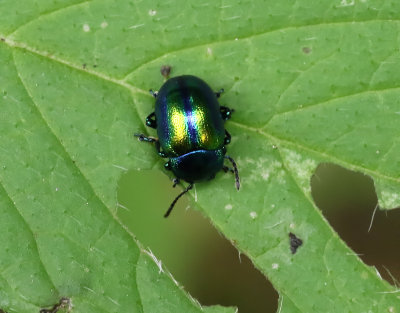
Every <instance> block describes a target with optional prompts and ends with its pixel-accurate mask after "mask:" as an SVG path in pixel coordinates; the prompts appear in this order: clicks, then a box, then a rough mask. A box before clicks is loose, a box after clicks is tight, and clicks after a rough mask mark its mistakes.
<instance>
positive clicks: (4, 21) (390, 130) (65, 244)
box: [0, 0, 400, 312]
mask: <svg viewBox="0 0 400 313" xmlns="http://www.w3.org/2000/svg"><path fill="white" fill-rule="evenodd" d="M399 9H400V5H399V4H398V3H397V2H395V1H389V2H385V4H382V3H381V2H379V1H368V2H366V1H365V2H363V1H360V2H358V1H357V2H356V1H336V2H335V1H334V2H332V1H320V2H319V3H318V4H316V3H315V2H314V1H301V2H296V4H293V3H292V2H291V1H280V2H272V1H266V2H261V1H256V2H254V1H248V2H245V1H242V2H238V3H226V4H224V3H198V2H195V1H189V2H188V1H174V2H169V3H166V2H161V1H159V2H157V1H151V2H135V1H105V0H98V1H87V2H82V3H78V2H77V1H40V2H35V1H24V2H18V4H16V3H15V2H13V1H3V2H2V3H1V4H0V10H1V12H2V18H1V19H0V37H1V39H2V40H1V42H0V58H1V60H2V64H4V66H3V68H2V74H1V76H0V82H1V84H0V86H1V87H0V88H1V92H2V94H3V97H2V99H0V101H1V105H2V116H1V119H2V120H1V126H0V127H1V129H0V133H1V136H2V137H1V145H0V160H1V162H2V171H0V182H1V184H2V189H1V190H2V191H1V192H2V193H3V196H2V201H4V204H3V205H2V209H3V210H4V214H2V216H3V215H4V216H5V218H4V219H2V222H3V223H4V225H3V227H2V236H3V238H5V239H4V242H5V243H6V245H5V247H4V251H6V253H4V255H3V260H2V263H1V264H2V273H3V274H2V276H1V277H0V278H1V279H2V280H3V283H2V284H1V286H2V287H1V289H0V292H1V297H0V301H1V302H0V306H1V307H3V308H6V309H8V310H9V311H12V310H14V311H17V312H28V311H32V310H37V308H38V307H40V306H41V305H42V303H45V304H46V303H47V304H51V303H54V302H57V301H58V300H57V299H58V297H60V296H65V295H68V296H73V299H74V304H75V307H76V310H77V311H82V312H90V311H93V310H96V311H105V312H114V311H115V312H124V311H127V310H128V308H130V309H132V307H134V308H137V310H138V311H139V312H140V310H143V311H145V312H146V311H149V310H150V311H152V312H155V311H156V310H160V311H162V310H164V312H165V310H168V308H170V309H169V310H170V311H171V312H173V308H175V311H176V310H177V309H176V308H177V306H178V308H179V310H181V311H185V312H187V311H188V310H189V308H190V309H191V310H198V309H199V306H198V305H196V304H194V302H192V301H191V300H190V299H188V298H187V297H185V296H184V295H183V293H182V292H181V291H180V290H178V291H175V289H176V287H175V285H174V284H173V282H172V280H171V279H170V278H169V276H168V275H167V274H165V275H164V274H162V275H160V274H161V273H160V274H158V273H159V270H158V267H157V264H155V263H154V262H153V261H152V260H153V258H152V257H151V254H150V253H149V252H148V251H149V250H146V251H147V252H144V250H143V248H140V246H139V247H138V246H137V244H138V243H136V244H135V241H133V240H132V238H131V237H130V236H129V235H128V234H127V233H126V231H124V229H123V228H121V224H126V225H128V224H129V225H130V226H131V230H132V232H133V233H134V234H136V233H142V230H143V226H140V225H138V223H136V225H135V223H131V222H130V221H129V219H133V220H139V219H138V217H137V216H138V215H136V217H135V215H132V216H131V217H128V216H125V215H124V214H125V213H121V210H122V209H124V208H127V209H128V210H131V211H134V214H140V213H139V212H143V211H144V212H147V211H151V209H149V206H151V205H150V204H148V201H147V199H151V198H153V197H155V195H158V194H159V193H160V188H163V187H159V188H156V187H155V186H154V184H150V186H149V188H147V189H146V190H147V194H146V198H147V199H146V201H145V203H135V205H134V207H133V208H132V209H130V208H129V206H127V205H125V204H124V202H123V201H122V200H121V198H122V197H123V195H122V190H123V188H122V185H121V186H120V190H121V194H120V196H119V197H120V199H119V200H118V199H117V192H116V190H117V184H118V181H119V180H120V178H121V176H122V175H123V174H125V173H126V172H127V170H128V169H132V168H133V169H151V168H156V169H161V168H162V161H161V160H160V159H159V158H158V157H157V155H156V153H155V152H154V149H153V148H152V147H151V146H149V145H144V144H140V143H139V142H136V141H133V140H132V134H133V133H134V132H143V131H147V130H145V127H144V124H143V121H144V118H145V116H146V115H147V114H149V113H150V112H151V111H152V109H153V105H154V104H153V99H152V98H151V97H150V95H148V94H147V90H148V89H150V88H153V89H157V88H158V87H159V86H160V85H161V84H162V79H161V76H160V75H159V68H160V66H161V65H163V64H170V65H172V66H173V72H172V75H179V74H184V73H185V74H189V73H190V74H194V75H197V76H200V77H202V78H204V79H205V80H206V81H207V82H208V83H209V84H210V85H211V86H212V88H214V89H215V90H218V89H220V88H225V90H226V93H225V94H224V96H223V97H222V98H221V104H222V105H227V106H229V107H233V108H234V109H235V110H236V112H235V114H234V116H233V119H232V121H229V122H228V123H227V124H226V127H227V129H228V130H229V131H230V132H231V134H232V135H233V141H232V144H231V145H229V146H228V152H229V154H230V155H232V156H233V157H234V158H235V159H236V161H237V163H238V165H239V169H240V174H241V177H242V187H243V188H242V190H241V191H240V193H237V192H236V191H235V190H234V186H233V178H232V177H231V176H230V175H222V174H221V175H218V176H217V178H216V179H215V180H214V181H212V182H209V183H205V184H198V185H196V190H194V192H193V193H192V194H191V195H192V198H191V201H190V203H191V207H192V208H195V209H200V210H201V211H202V212H203V213H204V214H205V215H206V216H207V217H209V218H210V220H211V221H212V223H213V225H214V226H215V227H216V228H217V230H219V231H220V232H221V233H222V234H223V235H224V236H225V237H227V238H228V239H229V240H230V241H231V242H232V243H233V244H234V245H235V246H236V247H237V248H238V249H239V250H240V251H241V252H244V253H245V254H246V255H247V256H248V257H249V258H250V260H251V262H252V263H253V264H255V266H256V267H257V268H258V269H259V270H260V271H261V273H262V274H263V275H265V276H268V278H269V279H270V280H271V282H272V283H273V285H274V286H275V288H276V289H277V290H278V292H279V294H280V303H279V310H281V312H331V311H336V312H346V311H352V312H364V311H365V310H366V309H371V310H376V311H379V312H383V311H388V312H396V311H395V310H396V308H398V307H399V303H400V300H399V298H398V297H397V295H396V292H397V289H395V288H394V287H392V286H390V285H389V284H388V283H386V282H385V281H383V280H382V279H381V278H380V276H379V275H378V274H377V272H376V271H375V269H374V268H371V267H368V266H366V265H365V264H364V263H362V262H361V261H360V259H359V258H358V257H357V256H356V255H355V254H354V252H353V251H352V250H350V249H349V248H348V247H347V246H346V245H345V244H344V243H343V242H342V241H341V240H340V238H339V237H338V235H337V234H336V233H335V232H334V231H333V230H332V229H331V228H330V227H329V225H328V223H327V222H326V220H325V219H324V218H323V216H322V215H321V212H320V211H319V210H318V208H317V206H316V204H315V203H314V200H313V197H312V194H311V185H310V178H311V176H312V174H313V173H314V172H315V170H316V169H317V166H318V164H320V163H327V162H329V163H335V164H337V165H340V166H342V167H344V168H347V169H351V170H355V171H358V172H361V173H364V174H368V175H370V176H371V177H372V178H373V180H374V183H375V187H376V190H377V197H378V200H379V205H380V207H381V208H386V209H390V208H394V207H397V206H399V205H400V195H399V192H398V190H399V183H400V178H399V173H400V161H399V159H398V158H397V155H398V154H399V149H400V146H399V142H398V138H399V130H398V127H397V125H398V124H399V119H400V114H399V108H400V105H399V100H398V99H399V97H398V81H399V80H398V75H399V74H398V73H399V71H398V64H400V63H399V62H398V59H399V52H398V43H397V38H398V33H399V30H398V23H397V19H398V14H399V12H400V11H399ZM151 134H153V135H154V133H151ZM159 179H160V180H162V179H161V178H159ZM164 180H165V179H164ZM350 187H354V186H350ZM350 187H349V188H350ZM125 188H126V187H125ZM168 192H169V191H168ZM195 194H196V195H197V198H196V199H194V195H195ZM170 198H171V199H172V198H173V197H172V195H171V197H170ZM315 198H317V197H315ZM195 200H196V201H195ZM163 203H164V201H163ZM165 203H166V205H165V207H167V205H168V201H167V202H165ZM155 206H157V208H158V206H159V204H153V208H154V207H155ZM163 211H164V207H163V208H162V210H160V213H159V214H160V217H159V218H158V219H159V220H158V221H155V220H152V222H150V223H149V225H154V227H146V229H148V231H150V232H151V231H152V230H153V229H155V228H157V226H156V225H157V223H158V224H160V223H161V221H160V219H161V216H162V212H163ZM110 212H111V214H110ZM126 214H127V213H126ZM174 215H175V212H174ZM174 215H172V216H171V218H170V219H172V218H173V216H174ZM121 219H122V223H121ZM153 222H154V223H153ZM162 223H172V222H171V221H170V220H168V221H165V220H164V221H162ZM354 223H357V221H354ZM193 224H196V222H194V223H192V224H189V225H193ZM143 225H144V224H143ZM17 229H18V230H20V236H22V238H18V237H15V235H14V234H15V232H16V230H17ZM178 230H181V228H177V235H176V236H177V237H179V234H180V236H184V233H182V232H178ZM289 232H292V233H294V234H295V235H296V236H298V237H299V238H301V239H302V240H303V242H304V243H303V245H302V246H301V247H300V248H299V249H298V251H297V253H296V254H295V255H292V254H291V252H290V246H289V238H288V233H289ZM145 238H146V237H145V236H143V242H144V243H145V245H146V246H147V239H145ZM13 240H14V241H15V242H16V243H12V242H13ZM139 240H140V241H141V240H142V238H139ZM21 244H22V247H21V246H20V245H21ZM139 245H140V244H139ZM149 246H150V248H152V245H149ZM207 248H208V247H207ZM159 249H160V248H157V250H159ZM160 250H161V249H160ZM154 251H156V249H154ZM156 254H157V253H156ZM186 257H188V256H186ZM186 257H185V256H182V255H181V256H179V259H186ZM191 258H192V259H191V260H188V261H189V262H192V260H195V259H197V258H198V257H197V256H192V257H191ZM16 259H17V260H18V262H15V260H16ZM31 259H32V260H31ZM11 260H12V262H11ZM146 260H147V261H146ZM157 262H158V261H157ZM246 262H247V261H246ZM11 264H14V265H13V266H11ZM27 264H29V268H26V269H24V266H27ZM209 266H214V264H213V263H212V264H210V265H209ZM147 267H148V268H147ZM136 271H138V272H136ZM16 273H17V274H18V275H17V274H16ZM32 275H33V276H32ZM143 275H147V276H143ZM154 275H156V276H154ZM157 275H158V276H157ZM229 275H230V274H229ZM229 275H227V276H229ZM250 275H251V274H248V276H250ZM20 276H22V277H20ZM155 277H161V278H158V279H162V280H163V282H165V284H166V285H165V284H164V283H162V282H160V281H158V280H157V278H155ZM257 277H259V276H257ZM24 279H25V280H27V279H30V281H31V284H27V282H26V281H24ZM257 279H258V278H257ZM135 282H136V283H135ZM146 283H149V284H150V285H146ZM32 284H34V286H33V285H32ZM262 284H263V286H264V285H265V282H264V281H263V283H262ZM3 286H4V287H3ZM165 286H168V287H165ZM25 289H26V290H25ZM176 292H177V297H175V296H174V295H175V293H176ZM257 298H258V296H257ZM155 299H158V300H159V301H160V306H157V305H155V304H154V307H153V305H152V304H153V303H155V301H154V300H155ZM216 301H217V300H216ZM210 302H211V301H210ZM214 303H215V302H214ZM227 303H230V302H229V301H228V300H227ZM254 303H255V302H254ZM147 304H149V305H150V308H149V307H146V305H147ZM255 306H258V305H255ZM211 310H223V309H222V308H214V309H211ZM249 310H250V309H249ZM253 312H254V311H253Z"/></svg>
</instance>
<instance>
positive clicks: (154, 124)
mask: <svg viewBox="0 0 400 313" xmlns="http://www.w3.org/2000/svg"><path fill="white" fill-rule="evenodd" d="M146 125H147V126H149V127H151V128H157V121H156V113H155V112H153V113H151V114H150V115H149V116H148V117H146Z"/></svg>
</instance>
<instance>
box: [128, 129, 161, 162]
mask: <svg viewBox="0 0 400 313" xmlns="http://www.w3.org/2000/svg"><path fill="white" fill-rule="evenodd" d="M134 136H135V137H138V139H139V141H145V142H149V143H154V144H155V147H156V150H157V153H158V154H159V156H161V157H162V158H166V157H167V156H166V154H165V152H163V151H161V147H160V141H159V140H158V139H157V138H154V137H150V136H145V135H143V134H134Z"/></svg>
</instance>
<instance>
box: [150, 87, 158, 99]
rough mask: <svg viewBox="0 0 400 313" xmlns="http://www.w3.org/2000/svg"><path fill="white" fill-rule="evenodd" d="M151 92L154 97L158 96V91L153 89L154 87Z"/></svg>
mask: <svg viewBox="0 0 400 313" xmlns="http://www.w3.org/2000/svg"><path fill="white" fill-rule="evenodd" d="M149 92H150V94H151V95H152V96H153V97H154V98H157V95H158V91H153V89H150V90H149Z"/></svg>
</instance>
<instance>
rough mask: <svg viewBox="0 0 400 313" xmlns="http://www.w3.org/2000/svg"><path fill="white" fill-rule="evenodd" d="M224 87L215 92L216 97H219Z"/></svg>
mask: <svg viewBox="0 0 400 313" xmlns="http://www.w3.org/2000/svg"><path fill="white" fill-rule="evenodd" d="M224 91H225V90H224V88H221V89H220V90H218V91H217V92H215V95H216V96H217V98H219V97H221V94H222V93H223V92H224Z"/></svg>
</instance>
